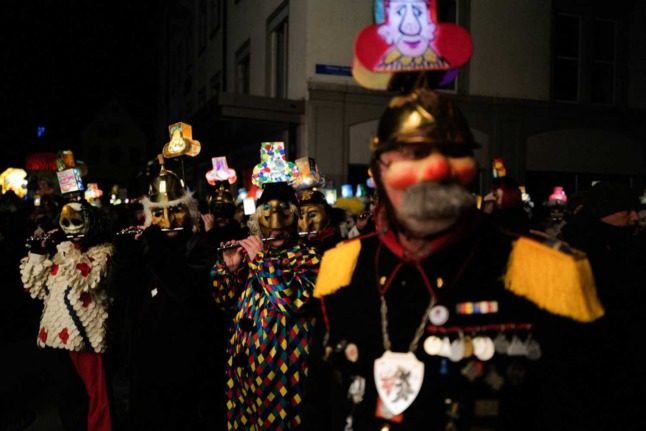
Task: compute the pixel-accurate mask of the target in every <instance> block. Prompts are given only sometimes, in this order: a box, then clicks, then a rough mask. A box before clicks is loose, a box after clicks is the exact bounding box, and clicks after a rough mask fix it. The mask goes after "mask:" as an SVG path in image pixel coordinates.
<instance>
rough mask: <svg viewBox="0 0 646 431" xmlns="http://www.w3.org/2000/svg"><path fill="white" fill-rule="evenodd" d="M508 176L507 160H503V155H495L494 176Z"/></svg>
mask: <svg viewBox="0 0 646 431" xmlns="http://www.w3.org/2000/svg"><path fill="white" fill-rule="evenodd" d="M505 176H507V168H506V167H505V162H504V161H503V160H502V157H495V158H494V159H493V177H494V178H502V177H505Z"/></svg>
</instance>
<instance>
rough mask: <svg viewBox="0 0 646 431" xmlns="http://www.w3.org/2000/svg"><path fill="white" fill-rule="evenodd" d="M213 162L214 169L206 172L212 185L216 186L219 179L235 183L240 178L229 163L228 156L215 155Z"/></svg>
mask: <svg viewBox="0 0 646 431" xmlns="http://www.w3.org/2000/svg"><path fill="white" fill-rule="evenodd" d="M211 163H212V164H213V169H211V170H210V171H208V172H207V173H206V181H207V182H208V183H209V184H210V185H212V186H215V184H216V183H217V182H218V181H228V182H229V184H234V183H235V182H236V181H237V180H238V177H237V175H236V171H235V170H233V169H231V168H229V166H228V165H227V158H226V157H213V158H211Z"/></svg>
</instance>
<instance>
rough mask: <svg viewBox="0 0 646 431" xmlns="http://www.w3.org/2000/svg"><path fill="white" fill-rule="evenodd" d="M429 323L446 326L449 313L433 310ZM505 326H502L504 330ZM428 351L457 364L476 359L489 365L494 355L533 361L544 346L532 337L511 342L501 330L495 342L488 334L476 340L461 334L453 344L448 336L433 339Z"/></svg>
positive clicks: (439, 308) (439, 307)
mask: <svg viewBox="0 0 646 431" xmlns="http://www.w3.org/2000/svg"><path fill="white" fill-rule="evenodd" d="M428 317H429V321H430V322H431V324H433V325H435V326H442V325H444V324H445V323H446V322H447V321H448V318H449V311H448V309H447V308H446V307H444V306H442V305H437V306H435V307H433V308H432V309H431V311H430V313H429V316H428ZM502 326H503V325H501V327H502ZM423 347H424V351H425V352H426V353H427V354H428V355H430V356H440V357H443V358H447V359H450V360H451V361H453V362H458V361H461V360H462V359H466V358H470V357H472V356H475V357H476V358H477V359H480V360H481V361H488V360H490V359H491V358H493V356H494V354H499V355H509V356H525V357H527V358H528V359H531V360H537V359H539V358H540V357H541V354H542V353H541V346H540V344H539V343H538V342H537V341H536V340H534V339H533V338H532V336H531V333H529V334H528V335H527V337H526V338H525V340H522V339H521V338H520V337H519V336H518V335H516V334H515V333H514V334H513V335H512V337H511V339H508V338H507V336H506V335H505V334H504V332H503V331H502V330H501V331H500V332H499V333H498V335H497V336H496V337H495V339H491V337H489V336H488V335H486V334H477V335H474V336H473V337H471V336H469V335H467V336H465V335H464V334H463V332H462V331H458V338H456V339H454V340H451V339H450V338H449V337H448V335H444V336H443V337H439V336H438V335H430V336H428V337H427V338H426V340H424V345H423Z"/></svg>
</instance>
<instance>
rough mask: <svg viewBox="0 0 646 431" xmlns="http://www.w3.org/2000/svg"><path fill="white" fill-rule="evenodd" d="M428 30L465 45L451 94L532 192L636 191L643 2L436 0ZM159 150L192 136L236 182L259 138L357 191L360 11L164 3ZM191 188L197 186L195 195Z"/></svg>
mask: <svg viewBox="0 0 646 431" xmlns="http://www.w3.org/2000/svg"><path fill="white" fill-rule="evenodd" d="M437 1H438V5H437V6H438V13H439V20H440V21H441V22H457V23H458V24H460V25H461V26H463V27H465V28H466V29H467V30H468V31H469V32H470V33H471V35H472V38H473V41H474V52H473V56H472V58H471V61H470V62H469V64H468V65H467V66H466V67H464V68H463V69H462V70H461V71H460V73H459V75H458V78H457V80H456V82H455V83H454V84H453V85H452V86H451V88H449V89H447V90H445V91H446V92H447V93H448V94H449V95H451V96H452V97H455V98H456V99H457V100H458V104H459V106H460V107H461V108H462V110H463V112H464V113H465V115H466V116H467V119H468V120H469V124H470V125H471V127H472V129H473V132H474V135H475V137H476V139H477V140H478V141H479V142H480V143H481V145H482V148H481V149H480V150H478V151H477V154H476V156H477V158H478V160H479V162H480V165H481V178H480V184H479V187H480V189H481V190H483V189H486V187H487V185H488V181H489V176H490V174H489V166H490V164H491V160H492V158H493V157H496V156H500V157H503V158H504V160H505V162H506V165H507V170H508V172H509V174H510V175H512V176H514V177H516V178H517V179H519V180H520V181H521V182H526V183H527V185H528V188H529V189H530V192H531V191H532V190H531V189H532V188H533V189H534V190H533V191H534V192H535V193H538V194H539V195H540V194H544V193H547V191H548V188H549V187H550V186H551V184H552V183H555V182H558V183H561V184H564V185H565V187H566V190H568V191H570V192H574V191H576V190H578V189H582V188H586V187H587V186H589V183H590V182H591V181H593V180H597V179H618V180H621V181H625V182H628V183H631V184H633V185H635V186H637V187H642V186H643V182H644V174H645V173H646V154H645V149H644V146H645V143H646V126H645V125H644V124H643V121H640V119H641V117H643V114H644V113H645V112H646V79H645V78H644V77H645V76H646V30H645V29H646V22H644V20H646V4H644V3H643V2H638V1H633V0H617V1H615V2H613V3H612V5H609V4H608V3H607V2H603V1H599V0H576V1H575V0H551V1H550V0H520V1H519V0H487V1H486V2H484V1H478V0H437ZM164 16H165V18H164V19H163V20H162V21H163V29H162V31H161V33H162V37H161V38H160V39H159V43H160V52H161V53H162V58H163V61H162V65H161V68H160V73H161V74H162V79H161V83H162V85H161V86H160V99H159V108H160V110H159V130H160V136H159V139H158V141H159V146H160V148H161V145H163V143H164V142H167V140H168V139H167V136H166V135H165V134H164V132H165V130H166V129H165V126H166V125H168V124H171V123H174V122H177V121H184V122H187V123H190V124H192V125H193V135H194V137H195V138H196V139H199V140H200V141H201V142H202V154H201V155H200V156H199V158H198V160H197V161H196V163H195V164H194V170H195V171H194V172H193V175H194V176H195V180H196V181H198V183H199V182H200V181H201V182H202V183H204V181H203V180H202V178H203V173H204V172H206V170H207V169H208V164H209V162H208V160H209V158H210V157H213V156H217V155H227V156H228V157H229V164H230V166H232V167H234V168H236V169H238V171H239V173H242V174H243V176H244V174H245V173H246V172H249V171H250V169H251V168H252V167H253V165H254V164H255V163H257V161H258V158H259V155H258V144H259V143H260V142H262V141H271V140H283V141H286V142H287V147H288V153H289V156H290V158H291V159H294V158H295V157H301V156H309V157H313V158H314V159H316V161H317V163H318V165H319V168H320V170H321V172H322V173H324V174H325V176H326V178H328V179H329V180H331V182H333V183H334V184H337V185H338V184H340V183H342V182H347V181H351V182H354V183H357V182H360V181H362V179H365V177H366V175H367V172H366V166H367V163H368V159H369V151H368V143H369V140H370V138H371V136H372V135H374V133H375V131H376V124H377V119H378V118H379V116H380V114H381V112H382V111H383V109H384V107H385V105H386V102H387V100H388V98H389V97H390V95H389V94H386V93H384V92H375V91H368V90H365V89H363V88H361V87H359V86H358V84H357V83H356V82H355V81H354V80H353V78H352V76H351V75H350V69H351V65H352V58H353V40H354V37H355V35H356V34H357V33H358V32H359V31H360V30H361V29H362V28H363V27H365V26H367V25H370V24H371V23H372V22H373V2H372V1H371V0H365V1H364V0H361V1H357V0H334V1H330V0H183V1H180V2H171V3H168V4H167V5H166V6H165V9H164ZM196 187H197V188H198V189H199V188H200V187H203V185H202V186H201V185H200V184H198V185H196Z"/></svg>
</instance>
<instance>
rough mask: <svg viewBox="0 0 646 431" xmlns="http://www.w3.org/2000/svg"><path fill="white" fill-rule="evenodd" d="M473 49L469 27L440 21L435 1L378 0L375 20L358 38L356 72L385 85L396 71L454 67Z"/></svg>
mask: <svg viewBox="0 0 646 431" xmlns="http://www.w3.org/2000/svg"><path fill="white" fill-rule="evenodd" d="M472 50H473V42H472V41H471V36H470V35H469V33H468V32H467V31H466V30H464V29H463V28H462V27H459V26H457V25H455V24H450V23H443V24H440V23H438V22H437V8H436V0H375V24H373V25H371V26H369V27H366V28H364V29H363V30H362V31H361V32H360V33H359V35H358V36H357V39H356V41H355V46H354V61H353V65H352V75H353V76H354V78H355V79H356V80H357V82H358V83H359V84H361V85H362V86H363V87H366V88H371V89H375V90H378V89H387V88H388V84H389V83H390V80H391V78H392V76H393V74H394V73H398V72H421V71H452V70H454V69H456V68H458V67H460V66H462V65H464V64H465V63H466V62H467V61H468V60H469V58H470V57H471V52H472Z"/></svg>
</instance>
